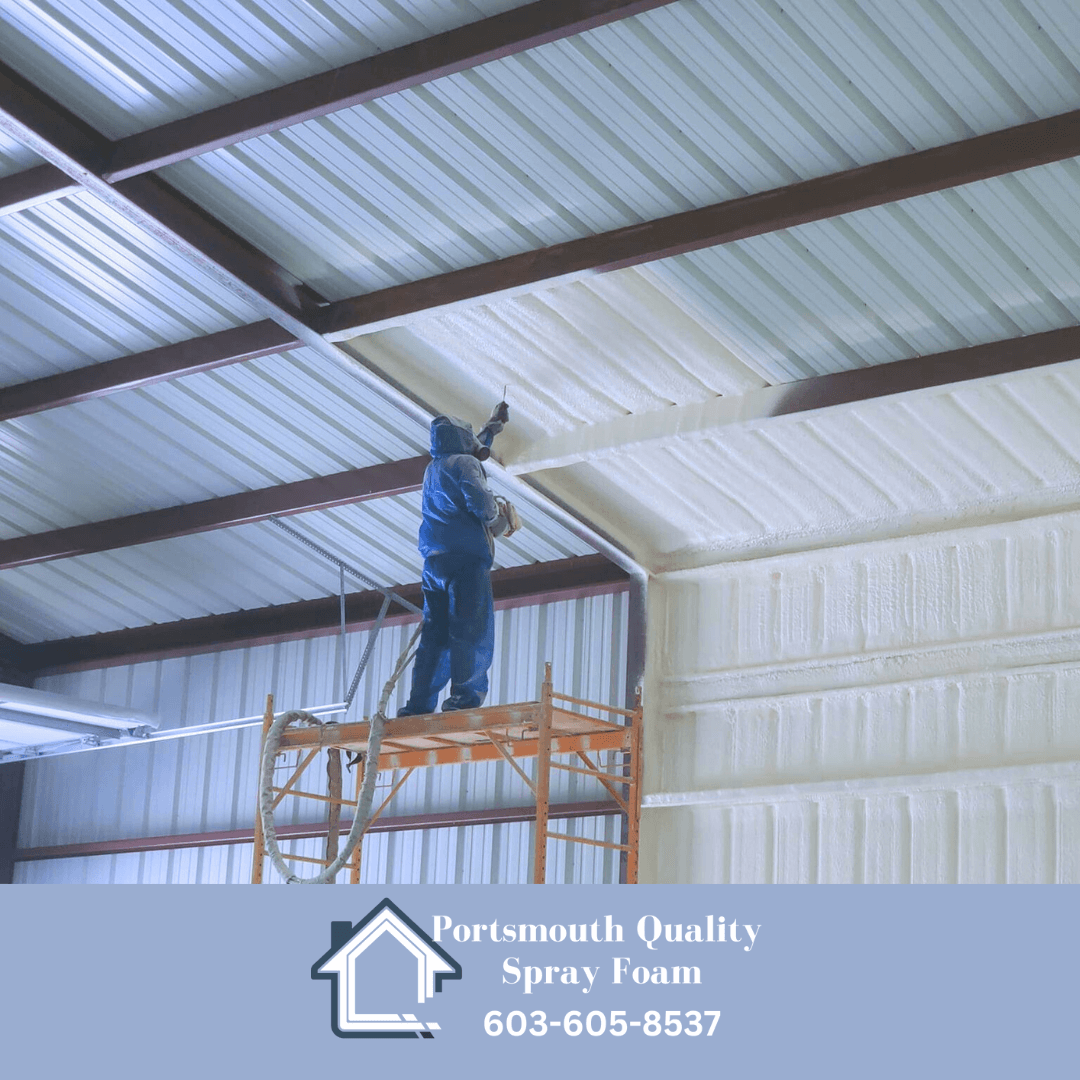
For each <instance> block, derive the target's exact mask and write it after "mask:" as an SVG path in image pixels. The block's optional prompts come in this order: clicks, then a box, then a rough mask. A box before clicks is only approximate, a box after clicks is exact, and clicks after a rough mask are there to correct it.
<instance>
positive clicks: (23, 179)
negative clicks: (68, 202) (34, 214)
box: [0, 165, 79, 217]
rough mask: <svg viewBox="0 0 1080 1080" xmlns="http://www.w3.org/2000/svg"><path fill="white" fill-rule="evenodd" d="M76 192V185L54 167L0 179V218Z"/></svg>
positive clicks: (36, 169) (39, 166) (40, 166)
mask: <svg viewBox="0 0 1080 1080" xmlns="http://www.w3.org/2000/svg"><path fill="white" fill-rule="evenodd" d="M78 190H79V185H78V184H77V183H76V182H75V181H74V180H72V179H71V177H70V176H68V175H67V173H64V172H61V171H60V170H59V169H58V168H56V167H55V166H54V165H35V166H34V168H32V169H27V170H26V171H25V172H20V173H14V174H12V175H11V176H4V177H0V217H3V216H4V215H5V214H17V213H18V212H19V211H20V210H28V209H30V207H32V206H37V204H38V203H43V202H51V201H52V200H53V199H59V198H62V197H63V196H64V195H71V194H72V193H73V192H76V191H78Z"/></svg>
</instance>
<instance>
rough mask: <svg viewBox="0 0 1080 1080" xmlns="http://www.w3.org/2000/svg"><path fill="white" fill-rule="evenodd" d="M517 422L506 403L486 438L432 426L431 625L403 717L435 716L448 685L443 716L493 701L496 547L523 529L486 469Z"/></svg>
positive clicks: (452, 423) (427, 531)
mask: <svg viewBox="0 0 1080 1080" xmlns="http://www.w3.org/2000/svg"><path fill="white" fill-rule="evenodd" d="M509 419H510V410H509V407H508V406H507V404H506V402H505V401H503V402H500V403H499V405H498V406H497V407H496V409H495V411H494V412H493V413H492V414H491V418H490V419H489V420H488V422H487V423H486V424H485V425H484V427H483V428H482V429H481V430H480V433H479V434H478V435H474V434H473V430H472V425H470V424H467V423H465V422H464V421H462V420H458V419H457V418H456V417H452V416H436V417H435V419H434V420H433V421H432V422H431V464H430V465H428V467H427V470H426V472H425V473H424V494H423V515H424V518H423V522H422V523H421V525H420V554H421V555H423V557H424V579H423V590H424V625H423V629H422V631H421V633H420V645H419V647H418V649H417V653H416V663H415V665H414V667H413V676H412V692H411V693H410V694H409V700H408V702H407V703H406V705H405V707H404V708H403V709H402V710H401V711H400V712H399V713H398V716H416V715H419V714H422V713H431V712H434V711H435V703H436V701H437V700H438V697H439V693H440V691H441V690H442V688H443V687H444V686H445V685H446V683H447V681H448V680H449V682H450V695H449V697H447V699H446V700H445V701H444V702H443V706H442V707H443V711H451V710H455V709H475V708H477V707H479V706H480V705H481V704H482V703H483V700H484V697H485V695H486V694H487V689H488V668H489V667H491V659H492V656H493V654H494V651H495V611H494V606H493V604H492V596H491V565H492V562H493V560H494V556H495V544H494V539H495V537H497V536H509V535H510V534H511V533H512V532H514V531H515V530H516V529H517V528H518V527H520V524H521V522H520V520H519V519H518V516H517V512H516V511H515V510H514V508H513V506H512V505H511V504H510V503H509V502H507V501H506V500H505V499H497V498H496V497H495V496H494V495H493V494H492V492H491V489H490V488H489V487H488V484H487V475H486V473H485V472H484V467H483V465H482V464H481V462H482V461H485V460H487V458H488V457H489V455H490V454H491V443H492V440H493V439H494V438H495V436H496V435H497V434H498V433H499V432H500V431H502V429H503V426H504V425H505V424H506V423H507V421H508V420H509Z"/></svg>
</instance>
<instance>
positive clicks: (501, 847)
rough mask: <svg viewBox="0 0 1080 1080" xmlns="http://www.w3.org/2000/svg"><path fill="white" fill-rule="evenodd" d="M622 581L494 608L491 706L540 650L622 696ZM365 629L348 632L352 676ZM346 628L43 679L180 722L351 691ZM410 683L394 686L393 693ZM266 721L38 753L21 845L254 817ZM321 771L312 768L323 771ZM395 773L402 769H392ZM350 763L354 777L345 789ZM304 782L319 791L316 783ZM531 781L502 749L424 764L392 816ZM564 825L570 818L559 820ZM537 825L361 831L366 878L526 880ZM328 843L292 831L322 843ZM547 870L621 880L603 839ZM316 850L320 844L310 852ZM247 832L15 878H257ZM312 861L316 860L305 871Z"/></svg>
mask: <svg viewBox="0 0 1080 1080" xmlns="http://www.w3.org/2000/svg"><path fill="white" fill-rule="evenodd" d="M626 618H627V595H626V594H625V593H617V594H613V595H606V596H596V597H589V598H580V599H574V600H565V601H559V602H556V603H550V604H542V605H535V606H529V607H519V608H512V609H509V610H503V611H498V612H496V623H495V634H496V652H495V661H494V663H493V665H492V670H491V693H490V695H489V698H488V704H499V703H508V702H514V701H530V700H536V698H537V697H538V696H539V690H540V683H541V681H542V678H543V669H544V663H545V661H547V660H550V661H552V665H553V679H554V683H555V686H556V688H557V689H560V690H562V691H563V692H565V693H568V694H572V695H574V696H581V697H585V698H589V699H592V700H598V701H605V702H611V703H616V704H621V701H622V696H623V688H624V686H625V680H626ZM409 632H411V628H410V627H408V626H401V627H391V628H388V629H387V630H384V631H383V633H382V635H380V638H379V641H378V644H377V646H376V649H375V652H374V654H373V657H372V661H371V666H370V668H369V672H368V674H367V676H366V677H365V681H364V683H363V684H362V685H361V689H360V692H359V694H358V695H357V701H356V703H355V705H354V709H353V712H352V713H350V717H349V718H350V719H352V718H355V717H356V716H359V715H366V714H368V713H370V711H371V710H372V708H373V707H374V704H375V703H376V702H377V699H378V695H379V693H380V691H381V689H382V686H383V684H384V682H385V681H386V679H387V678H388V676H389V674H390V671H391V670H392V668H393V665H394V662H395V661H396V659H397V656H398V654H399V652H400V650H401V648H402V647H403V645H404V642H405V640H406V636H407V634H408V633H409ZM366 637H367V635H366V634H352V635H349V639H348V658H349V667H348V671H349V676H350V678H351V676H352V671H353V670H354V668H355V665H356V663H357V661H358V660H359V657H360V653H361V649H362V647H363V645H364V643H365V642H366ZM338 648H339V643H338V639H337V638H333V637H320V638H309V639H306V640H303V641H295V642H287V643H283V644H279V645H268V646H262V647H259V648H253V649H244V650H231V651H227V652H218V653H212V654H207V655H202V656H193V657H186V658H179V659H174V660H165V661H161V662H157V663H143V664H136V665H133V666H130V667H114V668H106V669H101V670H96V671H88V672H81V673H73V674H67V675H57V676H52V677H50V678H46V679H41V680H39V682H38V684H37V685H38V687H39V688H42V689H47V690H53V691H56V692H59V693H65V694H70V695H72V696H74V697H80V698H85V699H87V700H92V701H106V702H109V703H112V704H116V705H121V704H123V705H131V706H132V707H134V708H140V709H146V710H149V711H151V712H155V713H157V714H158V715H159V716H160V718H161V721H162V726H163V727H184V726H189V725H195V724H205V723H210V722H212V721H217V720H228V719H231V718H234V717H239V716H250V715H255V714H257V713H260V712H261V711H262V710H263V708H264V706H265V696H266V694H267V693H268V692H273V693H274V695H275V707H276V708H277V709H278V710H279V711H280V710H281V709H284V708H299V707H304V706H311V707H314V706H317V705H320V704H326V703H330V702H333V701H337V700H340V674H339V672H340V659H339V656H340V654H339V652H338ZM407 690H408V687H407V685H401V686H399V688H398V692H397V701H396V702H395V703H394V704H395V707H396V705H398V704H403V703H404V699H405V697H406V696H407ZM258 745H259V731H258V728H246V729H242V730H240V731H233V732H226V733H220V734H216V735H212V736H199V737H193V738H190V739H177V740H174V741H169V742H161V743H158V744H156V745H152V746H147V747H131V748H123V749H114V750H100V751H94V752H90V753H83V754H76V755H72V756H68V757H58V758H52V759H49V760H42V761H38V762H32V763H28V765H27V773H26V784H25V792H24V797H23V809H22V817H21V822H20V832H19V846H20V847H24V848H25V847H46V846H52V845H57V844H76V843H86V842H91V841H98V840H109V839H120V838H134V837H143V836H164V835H172V834H186V833H201V832H217V831H222V830H230V829H239V828H247V827H250V825H251V822H252V819H253V815H254V806H255V786H256V771H257V755H258ZM316 779H317V778H316ZM386 779H387V782H388V784H389V783H390V782H392V776H390V775H388V776H387V778H386ZM350 789H351V777H350V778H349V779H348V780H347V781H346V792H345V793H346V795H348V794H349V791H350ZM308 790H320V788H318V787H308ZM606 797H607V794H606V792H605V791H604V790H603V788H602V787H600V785H599V784H596V783H595V782H591V781H589V780H588V779H587V778H585V777H583V776H578V775H576V774H573V773H564V772H555V773H553V775H552V794H551V798H552V802H553V803H554V802H571V801H593V800H598V799H604V798H606ZM531 799H532V796H531V792H529V790H528V788H527V787H526V786H525V784H524V782H523V781H522V780H521V778H520V777H518V776H517V774H516V773H515V772H514V771H513V770H512V769H511V768H510V767H509V766H508V765H506V764H505V763H503V762H490V763H480V764H475V765H467V766H466V765H461V766H458V765H447V766H439V767H437V768H431V769H419V770H417V771H416V772H414V773H413V775H412V776H411V777H410V778H409V780H407V781H406V783H405V784H404V786H403V787H402V789H401V790H400V792H399V793H398V794H397V795H396V796H395V798H394V801H393V803H392V804H391V806H390V807H389V808H388V810H387V812H386V813H387V816H396V815H405V814H421V813H439V812H446V811H454V810H469V809H476V808H485V807H505V806H523V805H528V804H529V803H530V801H531ZM290 802H292V803H293V804H294V805H293V806H292V807H291V808H290V807H289V805H288V804H287V803H283V804H282V806H281V807H280V808H279V813H278V817H277V821H278V823H279V824H285V823H302V822H310V821H318V820H321V819H322V817H323V814H322V812H321V811H320V810H319V809H318V808H317V806H316V804H315V803H314V802H312V801H310V800H290ZM566 825H569V826H570V827H571V828H572V829H581V830H585V832H584V833H583V835H587V836H593V837H595V838H605V837H606V838H610V839H615V836H614V832H613V830H617V829H618V819H611V818H602V819H599V818H598V819H583V820H581V821H577V820H575V821H573V822H567V823H566ZM562 828H564V825H560V829H562ZM529 835H530V834H529V826H528V825H494V826H470V827H461V828H453V829H436V830H430V831H415V832H408V833H398V834H377V835H375V836H373V837H372V838H371V839H370V840H369V841H368V842H367V844H366V849H365V857H364V870H363V875H364V880H366V881H372V882H376V881H377V882H383V883H395V882H397V883H405V882H443V881H450V882H472V883H486V882H523V881H527V880H528V862H529V856H530V852H531V842H530V840H529ZM319 844H320V842H319V841H314V840H313V841H310V842H301V843H297V844H296V846H295V848H294V850H295V851H296V852H297V853H299V854H314V853H315V848H316V846H318V845H319ZM552 844H553V846H552V848H550V849H549V860H548V861H549V865H550V866H551V867H552V870H551V871H549V874H550V875H551V877H550V880H555V881H560V882H562V881H565V882H584V883H593V882H605V881H607V882H610V881H617V880H618V860H617V858H615V857H613V855H614V853H612V852H611V851H606V850H605V849H603V848H592V847H590V848H588V849H587V851H585V853H584V854H583V852H582V851H581V850H579V849H581V848H582V847H583V846H582V845H574V846H573V847H572V849H571V850H570V851H564V850H563V849H564V848H567V847H568V845H566V844H564V843H562V842H552ZM308 849H310V850H308ZM250 858H251V856H250V845H232V846H222V847H214V848H203V849H192V850H185V851H173V852H160V853H151V854H141V855H117V856H93V857H89V858H84V859H58V860H51V861H40V862H23V863H19V864H17V866H16V880H17V881H26V882H61V881H115V882H141V881H167V882H170V883H181V882H241V881H244V880H247V879H248V878H249V876H250V865H251V863H250ZM309 872H310V871H309Z"/></svg>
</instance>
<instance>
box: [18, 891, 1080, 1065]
mask: <svg viewBox="0 0 1080 1080" xmlns="http://www.w3.org/2000/svg"><path fill="white" fill-rule="evenodd" d="M1075 903H1076V893H1075V891H1074V890H1070V889H1067V888H1057V889H1055V888H1050V887H1044V888H1039V887H1033V888H1023V887H997V888H995V887H977V888H953V889H913V888H910V887H908V888H905V887H895V888H877V889H855V888H814V887H805V888H775V887H764V886H715V887H712V886H699V887H675V886H670V887H669V886H638V887H605V886H596V887H579V888H558V887H543V888H538V887H528V886H503V887H490V886H487V887H484V886H405V887H396V886H388V887H387V888H386V889H385V890H380V889H372V888H369V887H340V886H339V887H332V888H263V889H254V888H242V887H236V888H221V889H185V888H180V887H177V888H165V889H140V888H137V887H134V886H118V887H114V888H110V889H100V890H98V889H92V888H87V887H85V886H40V887H18V886H12V887H10V888H6V889H4V890H3V891H2V892H0V904H2V910H3V914H4V926H5V928H6V931H7V932H6V934H5V944H4V958H3V974H2V978H0V995H2V1010H0V1016H2V1018H3V1020H2V1023H3V1029H4V1035H5V1039H4V1043H5V1047H4V1058H5V1073H6V1074H7V1075H9V1076H16V1075H46V1074H48V1075H56V1076H61V1075H65V1074H67V1073H68V1072H69V1071H71V1072H72V1073H77V1074H84V1073H86V1072H87V1071H90V1072H91V1073H94V1074H96V1073H108V1074H110V1075H112V1076H118V1077H126V1076H136V1075H138V1076H143V1075H154V1076H162V1075H164V1076H172V1075H176V1076H185V1077H187V1078H190V1077H192V1076H199V1075H205V1076H207V1077H213V1076H222V1075H237V1076H240V1075H254V1074H255V1073H256V1072H261V1071H263V1070H274V1071H275V1072H277V1071H278V1070H303V1074H304V1075H309V1074H311V1073H312V1072H313V1071H314V1072H317V1071H319V1070H322V1069H326V1070H329V1072H328V1073H327V1075H339V1074H340V1075H348V1076H353V1075H357V1071H358V1070H361V1069H364V1070H366V1069H370V1068H375V1069H379V1070H391V1073H390V1075H399V1076H404V1077H413V1076H416V1077H419V1076H427V1075H431V1073H432V1070H434V1071H435V1072H436V1073H446V1072H449V1073H452V1074H455V1075H457V1074H458V1073H459V1072H461V1071H462V1070H465V1069H468V1070H470V1071H472V1073H473V1075H480V1076H484V1075H489V1074H492V1075H495V1074H497V1075H500V1076H505V1075H509V1076H513V1077H515V1078H527V1077H540V1076H546V1077H550V1076H552V1075H553V1070H558V1069H563V1070H574V1072H573V1075H578V1074H579V1072H581V1071H584V1070H592V1069H595V1070H602V1071H603V1072H604V1074H614V1075H623V1076H628V1077H653V1076H663V1075H665V1074H669V1073H670V1072H671V1070H672V1069H673V1068H674V1069H678V1070H680V1071H682V1070H687V1071H690V1072H692V1073H693V1074H705V1075H709V1076H713V1075H732V1076H743V1075H754V1076H778V1075H782V1074H783V1073H787V1072H791V1073H794V1074H798V1075H810V1076H829V1077H844V1076H859V1077H866V1076H873V1077H882V1076H904V1077H910V1076H919V1077H928V1076H955V1075H981V1076H1015V1075H1021V1074H1027V1075H1040V1074H1052V1075H1071V1074H1072V1073H1073V1072H1074V1071H1075V1068H1076V1064H1075V1061H1076V1016H1077V991H1076V968H1077V961H1078V960H1080V949H1078V945H1080V931H1078V930H1077V924H1076V919H1075V915H1074V912H1073V908H1074V906H1075ZM46 1066H47V1068H46ZM339 1070H344V1071H341V1072H340V1073H339ZM380 1075H381V1073H380Z"/></svg>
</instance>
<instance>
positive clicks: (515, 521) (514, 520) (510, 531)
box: [495, 495, 521, 536]
mask: <svg viewBox="0 0 1080 1080" xmlns="http://www.w3.org/2000/svg"><path fill="white" fill-rule="evenodd" d="M495 503H496V505H497V506H498V508H499V513H500V514H501V515H502V517H503V518H505V520H506V531H505V532H504V533H503V534H502V535H503V536H513V535H514V533H516V532H517V531H518V529H520V528H521V518H520V516H519V515H518V512H517V510H515V509H514V504H513V503H512V502H510V501H509V500H507V499H503V498H500V497H499V496H498V495H496V496H495Z"/></svg>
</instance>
